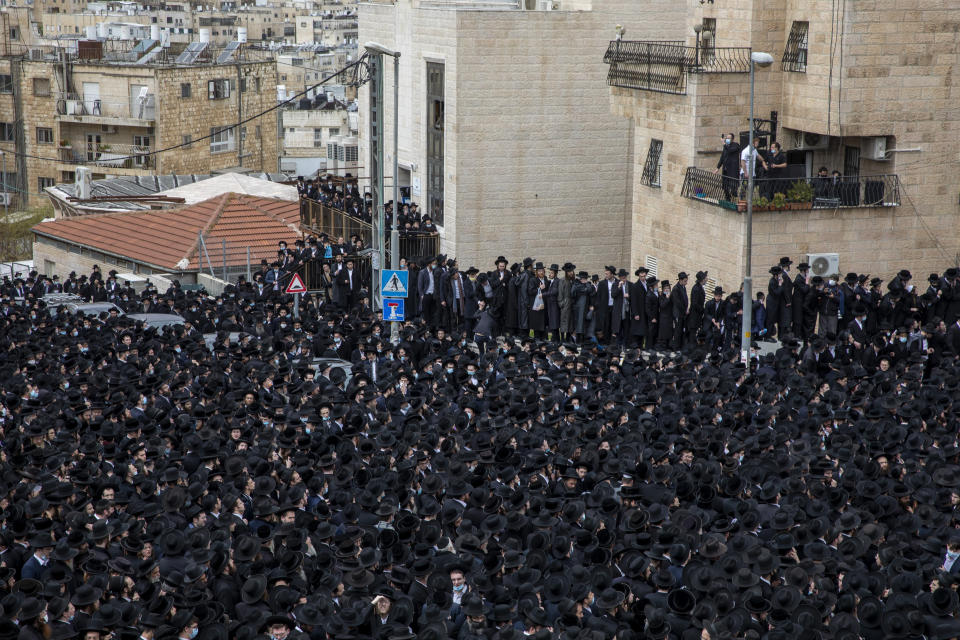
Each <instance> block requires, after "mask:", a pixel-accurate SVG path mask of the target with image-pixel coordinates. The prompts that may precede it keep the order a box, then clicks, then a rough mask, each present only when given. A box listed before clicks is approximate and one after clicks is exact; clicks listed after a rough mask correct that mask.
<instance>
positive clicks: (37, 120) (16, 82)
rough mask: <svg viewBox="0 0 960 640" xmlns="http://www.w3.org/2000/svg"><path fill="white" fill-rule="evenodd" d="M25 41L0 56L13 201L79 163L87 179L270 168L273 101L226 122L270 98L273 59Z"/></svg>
mask: <svg viewBox="0 0 960 640" xmlns="http://www.w3.org/2000/svg"><path fill="white" fill-rule="evenodd" d="M32 51H34V52H36V53H31V54H30V55H13V56H4V57H0V150H3V151H5V152H7V160H8V162H7V171H8V173H9V174H11V175H10V176H8V178H9V179H8V180H7V182H8V183H10V184H12V185H13V187H12V189H10V190H11V192H12V193H13V196H14V200H16V201H17V202H16V204H22V205H31V204H34V203H35V202H37V200H38V199H42V198H43V197H44V196H43V190H44V189H45V188H46V187H49V186H52V185H53V184H55V183H58V182H70V181H72V180H73V179H74V172H75V170H76V168H77V167H78V166H87V167H89V168H90V169H91V172H92V175H91V177H92V178H94V179H97V178H102V177H105V176H122V175H142V174H171V173H176V174H190V173H210V172H211V171H216V170H218V169H225V168H230V167H245V168H248V169H255V170H257V171H276V169H277V159H278V154H279V149H278V144H277V135H276V132H277V114H276V111H270V112H269V113H266V114H264V115H263V116H261V117H259V118H257V119H255V120H253V121H250V122H247V123H245V124H244V125H242V126H240V127H235V128H232V129H231V128H230V127H231V125H234V124H235V123H238V122H241V121H243V120H245V119H247V118H249V117H250V116H253V115H255V114H258V113H262V112H264V111H266V110H267V109H269V108H270V107H272V106H274V105H275V104H276V94H275V90H274V87H275V86H276V84H277V82H276V73H277V71H276V69H277V68H276V64H275V62H274V61H273V60H272V59H269V58H260V59H258V58H255V57H253V56H252V55H251V56H246V55H245V56H244V58H243V59H242V60H239V61H238V60H237V59H236V58H235V57H234V58H233V59H225V60H223V62H224V63H223V64H214V62H215V61H216V60H217V59H218V57H219V56H220V53H222V52H221V51H218V50H209V51H206V52H205V53H204V54H203V55H201V56H199V57H198V58H197V59H196V60H195V61H194V62H189V63H188V62H183V63H177V62H175V61H174V60H170V59H167V60H166V61H164V60H163V59H161V58H159V57H157V58H155V59H152V60H148V61H146V62H142V63H137V62H136V61H133V62H128V61H123V60H117V59H107V58H100V59H95V58H91V57H87V58H80V57H77V56H71V57H70V58H69V59H68V60H67V62H66V64H64V63H63V62H62V60H60V59H59V58H58V55H57V51H56V50H48V49H44V48H34V49H32ZM64 71H65V72H66V73H64ZM165 149H169V150H166V151H161V152H159V153H153V152H154V151H157V150H165Z"/></svg>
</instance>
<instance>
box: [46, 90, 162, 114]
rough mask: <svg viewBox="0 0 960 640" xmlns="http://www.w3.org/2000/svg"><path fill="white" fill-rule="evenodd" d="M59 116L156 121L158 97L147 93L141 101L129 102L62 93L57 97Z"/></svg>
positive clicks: (131, 100)
mask: <svg viewBox="0 0 960 640" xmlns="http://www.w3.org/2000/svg"><path fill="white" fill-rule="evenodd" d="M57 114H58V115H61V116H97V117H101V118H129V119H135V120H155V119H156V97H155V96H154V94H152V93H147V94H145V95H144V96H143V98H142V99H141V97H140V96H133V97H131V98H129V99H127V100H123V99H122V97H121V98H120V99H118V98H116V97H113V98H108V97H101V96H99V95H83V94H79V93H61V94H60V95H59V96H58V97H57Z"/></svg>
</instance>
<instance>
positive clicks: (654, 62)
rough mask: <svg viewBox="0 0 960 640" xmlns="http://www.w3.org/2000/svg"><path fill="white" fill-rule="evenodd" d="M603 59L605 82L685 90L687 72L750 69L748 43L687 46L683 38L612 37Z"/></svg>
mask: <svg viewBox="0 0 960 640" xmlns="http://www.w3.org/2000/svg"><path fill="white" fill-rule="evenodd" d="M603 61H604V62H605V63H607V64H608V65H610V68H609V69H608V71H607V84H608V85H610V86H613V87H624V88H627V89H642V90H645V91H659V92H662V93H676V94H685V93H686V89H687V82H686V77H687V74H689V73H749V72H750V48H749V47H710V48H704V47H689V46H686V45H684V43H683V42H682V41H679V40H676V41H659V42H658V41H651V42H646V41H636V40H613V41H611V42H610V44H609V46H608V47H607V51H606V53H605V54H604V56H603Z"/></svg>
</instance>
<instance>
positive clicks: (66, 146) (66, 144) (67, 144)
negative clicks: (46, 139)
mask: <svg viewBox="0 0 960 640" xmlns="http://www.w3.org/2000/svg"><path fill="white" fill-rule="evenodd" d="M60 148H61V149H73V145H72V144H70V141H69V140H66V139H64V140H61V141H60Z"/></svg>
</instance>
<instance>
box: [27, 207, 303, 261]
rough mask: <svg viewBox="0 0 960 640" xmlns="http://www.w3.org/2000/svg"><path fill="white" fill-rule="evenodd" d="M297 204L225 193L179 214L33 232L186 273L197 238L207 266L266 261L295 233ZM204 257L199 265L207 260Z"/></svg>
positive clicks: (96, 220)
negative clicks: (224, 244) (224, 249)
mask: <svg viewBox="0 0 960 640" xmlns="http://www.w3.org/2000/svg"><path fill="white" fill-rule="evenodd" d="M299 222H300V205H299V203H297V202H289V201H287V200H280V199H276V198H264V197H257V196H252V195H248V194H240V193H226V194H223V195H221V196H218V197H216V198H211V199H209V200H205V201H203V202H198V203H196V204H194V205H192V206H188V207H184V208H181V209H165V210H160V211H129V212H122V213H121V212H118V213H102V214H91V215H86V216H81V217H76V218H65V219H62V220H56V221H53V222H41V223H40V224H38V225H36V226H35V227H34V228H33V232H34V233H35V234H36V235H38V236H40V237H47V238H53V239H55V240H60V241H62V242H67V243H71V244H75V245H80V246H83V247H88V248H91V249H95V250H97V251H101V252H104V253H109V254H112V255H116V256H119V257H122V258H125V259H128V260H131V261H134V262H138V263H141V264H146V265H149V266H151V267H154V268H161V269H169V270H171V271H176V270H190V269H197V268H198V267H199V260H198V245H199V240H198V236H199V235H200V234H201V233H202V234H203V237H204V241H205V243H206V247H207V253H208V255H209V261H211V262H213V264H220V263H221V262H222V261H223V256H222V249H221V246H222V241H223V240H226V242H227V245H228V249H227V264H228V265H235V264H239V263H240V262H242V261H245V260H246V252H245V251H243V252H241V251H239V249H240V248H244V249H245V248H246V247H249V248H250V260H251V262H257V263H259V261H260V260H261V259H262V258H267V259H270V258H272V257H273V256H274V255H275V253H276V247H277V243H278V242H279V241H280V240H286V241H288V242H291V241H292V240H293V239H295V238H296V237H297V236H299V234H300V230H299ZM207 259H208V258H207V256H206V255H205V256H204V262H206V261H207Z"/></svg>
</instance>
